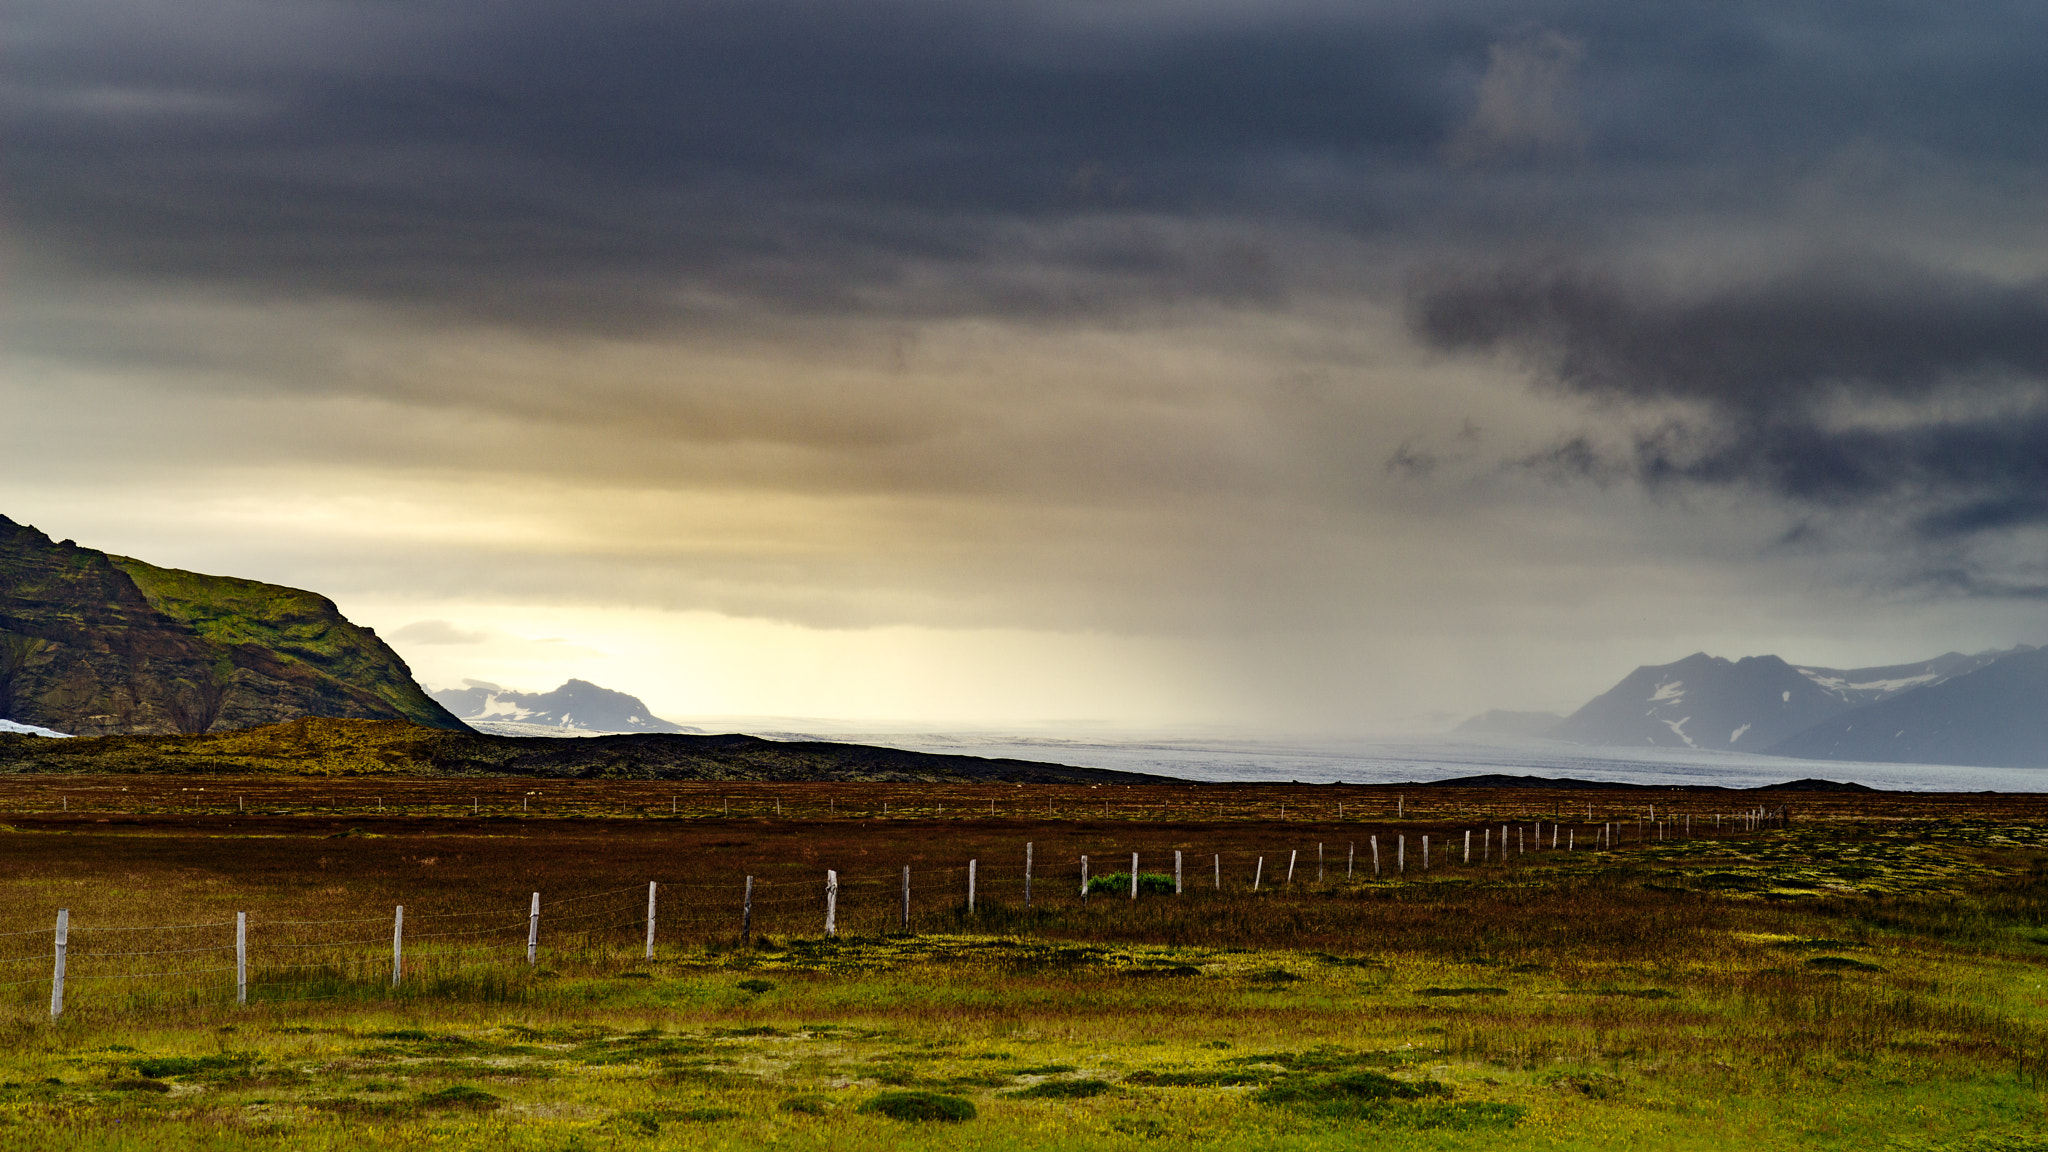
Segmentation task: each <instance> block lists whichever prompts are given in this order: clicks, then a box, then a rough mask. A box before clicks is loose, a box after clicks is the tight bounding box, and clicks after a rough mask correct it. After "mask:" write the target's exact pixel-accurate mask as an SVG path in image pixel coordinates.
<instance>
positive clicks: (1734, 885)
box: [0, 777, 2048, 1150]
mask: <svg viewBox="0 0 2048 1152" xmlns="http://www.w3.org/2000/svg"><path fill="white" fill-rule="evenodd" d="M201 788H203V789H204V791H203V792H197V791H195V790H196V789H201ZM533 788H534V786H533V785H532V784H531V783H530V782H519V781H450V780H412V781H409V782H408V781H392V780H389V779H381V780H375V781H370V780H362V781H352V780H347V779H342V780H321V781H319V782H318V783H317V785H301V786H296V787H295V786H294V785H293V783H292V782H290V781H280V780H277V779H275V778H267V779H262V780H243V779H235V778H207V779H203V780H194V779H192V778H184V779H181V780H164V779H150V780H138V779H134V778H57V779H53V778H47V777H45V778H33V779H24V778H4V779H0V823H4V826H5V829H6V830H5V831H4V832H0V933H11V934H0V1028H4V1029H5V1034H6V1040H7V1043H6V1044H5V1046H4V1048H0V1147H66V1148H84V1149H98V1148H106V1149H149V1148H181V1149H182V1148H221V1149H230V1148H257V1147H275V1146H279V1145H282V1144H289V1145H290V1146H292V1147H294V1148H310V1149H326V1148H334V1149H344V1148H348V1149H353V1148H384V1147H408V1148H411V1147H447V1148H483V1147H489V1148H493V1149H548V1150H563V1149H592V1150H595V1149H642V1148H645V1149H658V1148H725V1147H733V1148H741V1147H744V1148H758V1147H762V1146H764V1145H769V1144H773V1145H775V1146H777V1147H786V1148H794V1149H804V1148H820V1149H823V1148H831V1149H866V1148H874V1149H882V1148H889V1149H897V1148H912V1149H918V1148H932V1149H946V1148H961V1149H968V1148H972V1149H1003V1148H1019V1149H1024V1148H1031V1149H1104V1150H1108V1149H1167V1148H1174V1149H1179V1148H1210V1147H1214V1148H1230V1149H1239V1148H1252V1149H1257V1148H1273V1149H1304V1150H1307V1149H1324V1148H1328V1149H1339V1148H1345V1149H1348V1148H1358V1147H1371V1148H1430V1149H1434V1148H1446V1149H1449V1148H1474V1149H1481V1148H1483V1149H1489V1150H1492V1149H1501V1148H1512V1149H1517V1150H1521V1149H1551V1148H1557V1149H1580V1148H1584V1149H1594V1148H1602V1149H1604V1148H1617V1147H1626V1148H1645V1149H1648V1148H1674V1149H1684V1148H1702V1149H1705V1148H1716V1149H1719V1148H1778V1147H1783V1148H1857V1149H1865V1148H1898V1149H1951V1148H1952V1149H1983V1150H1995V1149H2031V1148H2042V1149H2048V1113H2044V1103H2048V1101H2044V1097H2043V1092H2044V1090H2048V992H2044V988H2043V986H2044V985H2048V979H2044V975H2048V820H2044V817H2048V797H2042V798H2036V797H2031V796H1947V797H1930V796H1885V795H1874V796H1873V795H1863V794H1854V795H1852V794H1841V793H1815V794H1797V793H1777V794H1766V795H1764V796H1762V797H1757V796H1750V795H1729V794H1708V793H1692V794H1686V793H1671V794H1664V793H1651V792H1618V791H1617V792H1595V793H1585V792H1539V791H1528V790H1519V789H1517V790H1497V791H1480V790H1447V789H1402V790H1396V789H1388V788H1367V787H1356V788H1354V787H1340V786H1320V787H1309V786H1300V787H1286V786H1277V787H1263V786H1262V787H1252V786H1202V787H1167V786H1157V787H1152V788H1145V787H1137V788H1130V789H1124V788H1106V787H1105V788H1089V787H1085V786H1074V787H1066V786H1046V787H1032V788H1025V789H1019V788H1016V787H1013V786H1008V785H1004V786H986V785H984V786H975V785H960V786H957V787H947V788H918V787H914V786H882V785H853V784H847V785H832V786H822V785H758V784H756V785H744V786H740V787H737V788H735V787H732V786H717V785H686V786H675V785H660V786H655V785H644V784H624V783H618V784H614V783H598V784H578V785H567V784H562V783H560V782H554V783H552V784H551V785H550V786H549V788H548V789H547V791H545V792H533V791H530V790H532V789H533ZM237 797H239V800H238V799H237ZM380 800H381V803H382V809H381V810H379V808H378V807H377V804H378V802H379V801H380ZM537 801H538V802H537ZM991 803H993V804H994V811H993V812H991V810H990V805H991ZM884 804H887V805H888V814H887V815H886V816H885V815H883V805H884ZM1652 805H1654V807H1655V812H1656V819H1655V820H1652V819H1650V818H1649V814H1650V813H1649V810H1650V808H1651V806H1652ZM778 806H779V807H780V808H781V815H780V816H778V815H777V814H776V809H777V807H778ZM1752 806H1761V807H1767V808H1769V809H1771V810H1773V811H1776V810H1779V809H1782V810H1783V811H1784V813H1785V817H1786V818H1785V819H1784V820H1782V821H1773V822H1770V823H1768V824H1764V825H1762V826H1756V827H1750V826H1747V825H1744V824H1741V823H1739V822H1738V821H1736V820H1734V819H1731V818H1730V817H1731V816H1733V815H1734V814H1735V813H1737V812H1739V811H1740V810H1742V809H1745V808H1749V807H1752ZM1283 808H1284V814H1283ZM1716 814H1719V815H1721V817H1722V819H1721V821H1720V823H1719V825H1718V826H1716V824H1715V821H1714V817H1715V815H1716ZM1639 818H1642V820H1643V822H1642V823H1641V824H1640V825H1639V824H1638V823H1637V820H1638V819H1639ZM1660 823H1661V828H1660ZM1688 824H1689V828H1690V835H1689V836H1688V835H1685V832H1686V830H1687V828H1688ZM1502 825H1507V826H1508V827H1509V829H1510V844H1511V845H1512V846H1513V847H1514V849H1516V850H1515V851H1511V852H1510V853H1509V854H1508V855H1507V856H1506V858H1505V859H1503V858H1502V856H1501V854H1500V844H1499V841H1500V829H1501V826H1502ZM1538 825H1541V826H1542V827H1543V828H1544V829H1545V832H1544V839H1543V842H1542V843H1543V847H1542V848H1541V849H1540V850H1539V849H1538V848H1537V847H1536V843H1535V840H1534V829H1535V828H1536V827H1537V826H1538ZM1481 828H1486V829H1489V830H1490V835H1489V836H1486V837H1485V838H1484V839H1482V838H1481V835H1480V832H1479V829H1481ZM1468 829H1470V830H1472V831H1473V832H1474V845H1475V847H1474V852H1473V859H1472V862H1471V863H1470V864H1467V863H1466V862H1465V861H1464V859H1463V851H1462V848H1463V833H1464V832H1465V831H1466V830H1468ZM1609 830H1618V831H1619V833H1620V834H1619V836H1618V838H1617V839H1616V840H1615V841H1614V842H1613V844H1612V846H1611V847H1606V848H1601V847H1596V845H1598V844H1599V843H1600V841H1601V839H1602V834H1603V831H1609ZM1660 833H1661V838H1660ZM1425 835H1426V836H1429V837H1430V838H1431V843H1432V852H1431V867H1430V869H1429V870H1428V871H1427V872H1424V871H1423V870H1422V869H1421V867H1420V855H1421V844H1420V842H1421V838H1422V837H1423V836H1425ZM1553 836H1557V837H1558V838H1559V840H1560V842H1562V843H1573V844H1576V847H1575V848H1573V849H1570V850H1567V849H1564V848H1562V847H1560V848H1558V849H1552V848H1551V847H1550V843H1551V838H1552V837H1553ZM1374 837H1377V838H1378V841H1379V845H1380V853H1381V869H1380V872H1379V874H1378V875H1377V876H1375V875H1374V874H1373V872H1372V869H1371V866H1370V854H1369V847H1370V844H1371V843H1372V839H1373V838H1374ZM1403 837H1405V859H1406V861H1407V872H1406V873H1405V874H1400V873H1397V872H1396V871H1395V869H1394V866H1393V861H1394V857H1395V845H1396V844H1397V843H1398V842H1399V841H1400V838H1403ZM1027 842H1029V843H1030V844H1031V845H1032V852H1033V860H1034V866H1033V890H1032V901H1031V905H1030V907H1028V908H1027V907H1026V906H1025V904H1024V899H1023V896H1024V893H1023V855H1024V845H1025V844H1026V843H1027ZM1318 845H1320V846H1321V866H1320V874H1319V873H1318V866H1317V863H1316V861H1317V846H1318ZM1176 850H1178V851H1180V852H1181V853H1182V866H1183V877H1182V884H1183V891H1182V893H1181V894H1179V895H1175V894H1173V893H1172V892H1171V890H1170V879H1168V880H1157V879H1154V880H1150V881H1148V882H1147V883H1145V884H1144V885H1143V888H1144V889H1145V890H1144V891H1142V892H1141V894H1140V895H1139V897H1138V898H1137V899H1136V900H1135V901H1134V900H1132V899H1131V898H1130V897H1129V895H1128V891H1129V889H1128V872H1129V866H1130V854H1131V853H1132V852H1137V853H1138V854H1139V859H1140V871H1141V873H1143V874H1145V875H1147V876H1153V877H1168V878H1170V877H1171V874H1172V857H1173V853H1174V852H1175V851H1176ZM1083 854H1086V855H1088V856H1089V858H1090V863H1091V876H1092V878H1093V879H1095V880H1096V884H1095V885H1093V887H1094V888H1095V891H1093V892H1092V893H1091V894H1090V895H1088V896H1087V897H1086V898H1085V899H1084V898H1083V897H1082V895H1081V890H1080V889H1081V886H1080V883H1079V859H1080V857H1081V855H1083ZM1290 855H1291V856H1292V858H1293V860H1294V871H1293V875H1292V877H1291V879H1290V878H1289V877H1288V876H1287V874H1286V871H1287V861H1288V859H1289V857H1290ZM969 860H974V861H976V876H975V885H976V886H975V905H974V907H973V908H972V910H970V909H969V908H968V906H967V901H966V869H967V862H968V861H969ZM906 866H907V867H909V868H910V870H911V898H910V906H909V910H908V913H907V917H908V921H909V923H908V925H907V927H906V925H905V923H904V920H905V917H906V913H905V909H904V902H903V896H902V870H903V869H904V868H905V867H906ZM827 868H830V869H833V870H834V871H836V872H837V873H838V877H839V889H838V892H837V917H838V919H837V928H838V933H839V934H838V935H837V936H836V937H832V938H827V937H825V936H824V935H823V913H824V900H825V890H824V883H823V872H824V870H825V869H827ZM1219 871H1220V874H1221V883H1220V885H1219V884H1218V882H1217V876H1218V873H1219ZM1347 873H1348V874H1347ZM1105 875H1108V876H1109V879H1108V880H1107V881H1106V882H1105V881H1104V880H1103V877H1104V876H1105ZM747 877H753V878H754V889H753V906H752V912H751V916H750V917H748V918H747V919H746V920H745V922H744V926H745V927H746V928H747V929H748V930H749V935H748V937H747V938H746V939H745V940H744V941H743V940H742V938H741V932H742V926H743V920H742V916H743V907H744V902H745V893H746V888H745V884H746V879H747ZM1254 877H1257V878H1258V883H1259V888H1258V890H1257V891H1254V890H1253V889H1252V884H1253V881H1254ZM649 881H654V882H656V883H657V884H658V885H659V888H658V890H657V891H658V898H659V899H658V909H657V913H656V918H655V943H656V948H655V956H654V958H653V959H652V960H651V961H650V960H648V959H647V958H646V956H645V941H646V929H647V921H646V899H647V891H646V888H647V883H648V882H649ZM535 892H539V893H540V894H541V900H542V904H543V910H542V914H541V919H540V925H539V929H538V932H537V936H538V941H537V947H536V949H535V961H536V962H535V963H534V964H532V965H529V964H528V963H527V951H526V949H527V941H528V933H529V931H530V930H532V928H533V924H532V921H531V920H530V908H531V904H530V901H531V899H532V896H533V893H535ZM400 904H402V905H405V907H406V913H405V932H406V945H405V947H406V953H405V962H404V969H403V972H402V979H401V981H400V982H399V983H398V984H397V986H396V987H394V986H393V984H392V980H391V978H392V956H391V951H392V949H391V937H392V929H393V914H394V907H395V906H396V905H400ZM57 908H66V909H68V910H69V912H70V930H69V931H70V934H69V938H68V941H67V947H68V955H67V967H68V972H67V981H66V1005H65V1012H64V1014H63V1015H62V1016H61V1017H60V1018H59V1019H57V1020H55V1021H52V1020H51V1019H50V1016H49V994H50V986H49V977H50V964H51V950H52V947H53V937H52V933H51V927H52V917H53V915H54V912H55V910H56V909H57ZM237 912H241V913H245V914H246V916H247V923H248V937H247V939H248V950H247V973H248V981H249V983H248V1003H247V1004H238V1003H237V1002H236V987H235V977H236V973H235V968H234V965H235V956H234V952H233V939H234V937H233V932H234V928H233V921H234V917H235V914H236V913H237Z"/></svg>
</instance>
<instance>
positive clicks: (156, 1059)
mask: <svg viewBox="0 0 2048 1152" xmlns="http://www.w3.org/2000/svg"><path fill="white" fill-rule="evenodd" d="M256 1060H257V1057H256V1054H255V1053H253V1052H223V1053H221V1054H220V1055H218V1056H153V1057H150V1058H149V1059H146V1060H137V1061H135V1070H136V1071H137V1072H139V1073H141V1074H142V1075H143V1076H144V1077H146V1078H148V1079H151V1080H161V1079H163V1078H164V1077H166V1076H197V1075H203V1074H205V1073H209V1072H228V1071H235V1072H239V1071H242V1070H243V1069H246V1068H248V1067H249V1066H250V1065H252V1064H254V1063H256Z"/></svg>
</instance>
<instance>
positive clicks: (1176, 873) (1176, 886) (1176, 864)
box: [1173, 848, 1181, 896]
mask: <svg viewBox="0 0 2048 1152" xmlns="http://www.w3.org/2000/svg"><path fill="white" fill-rule="evenodd" d="M1180 893H1181V887H1180V849H1178V848H1175V849H1174V850H1173V894H1174V895H1175V896H1178V895H1180Z"/></svg>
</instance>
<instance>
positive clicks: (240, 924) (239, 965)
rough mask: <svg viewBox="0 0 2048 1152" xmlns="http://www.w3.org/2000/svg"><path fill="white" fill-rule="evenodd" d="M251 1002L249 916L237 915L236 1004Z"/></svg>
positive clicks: (245, 914) (245, 913)
mask: <svg viewBox="0 0 2048 1152" xmlns="http://www.w3.org/2000/svg"><path fill="white" fill-rule="evenodd" d="M248 1002H249V914H248V913H247V912H237V913H235V1003H237V1004H247V1003H248Z"/></svg>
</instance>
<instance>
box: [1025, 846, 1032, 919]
mask: <svg viewBox="0 0 2048 1152" xmlns="http://www.w3.org/2000/svg"><path fill="white" fill-rule="evenodd" d="M1024 907H1026V908H1029V907H1031V841H1029V840H1026V841H1025V842H1024Z"/></svg>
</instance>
